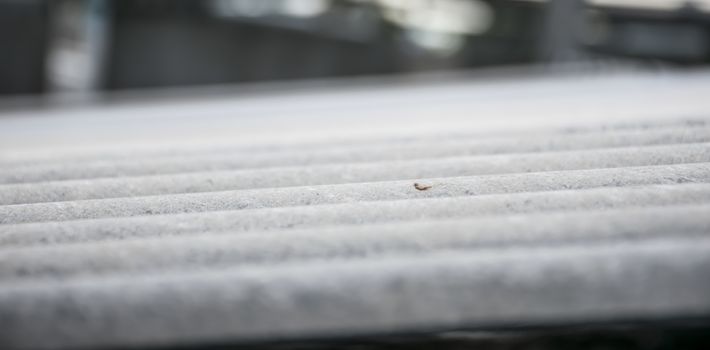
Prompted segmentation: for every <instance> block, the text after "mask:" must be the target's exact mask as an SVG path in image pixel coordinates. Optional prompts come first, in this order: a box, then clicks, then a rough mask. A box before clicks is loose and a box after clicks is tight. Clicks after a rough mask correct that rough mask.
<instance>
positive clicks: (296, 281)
mask: <svg viewBox="0 0 710 350" xmlns="http://www.w3.org/2000/svg"><path fill="white" fill-rule="evenodd" d="M679 256H682V258H681V259H679V258H678V257H679ZM681 287H682V288H681ZM709 295H710V240H707V239H697V238H694V239H682V238H675V239H666V240H653V239H649V240H643V241H629V242H626V243H616V244H601V245H590V244H588V243H583V244H581V245H572V246H569V245H568V246H562V247H540V248H532V247H517V248H510V249H502V250H501V249H490V250H480V251H476V252H473V253H472V252H458V253H456V252H439V253H432V254H427V255H421V254H416V255H409V256H408V255H393V256H385V257H382V258H371V259H344V260H338V261H328V262H327V263H325V262H323V261H319V260H311V261H307V262H304V263H299V264H278V265H266V266H256V267H248V268H229V269H210V270H205V271H195V272H175V273H163V274H156V275H146V276H143V277H136V276H130V277H128V276H106V277H104V278H91V279H78V280H71V281H66V282H63V283H47V282H42V281H40V282H31V281H30V282H27V283H22V282H20V283H13V284H11V285H8V286H6V287H3V288H0V310H1V312H0V323H2V324H3V325H4V327H3V332H2V333H0V342H1V343H3V344H5V345H6V346H7V347H9V348H13V349H14V348H29V347H33V348H37V347H39V348H47V349H52V348H59V347H97V346H116V345H117V344H121V345H122V346H128V345H134V346H137V345H143V346H145V345H147V344H150V345H160V344H162V345H166V344H171V343H172V344H175V343H183V342H189V343H196V342H197V343H199V342H204V341H207V342H210V341H216V340H219V341H228V340H230V339H242V340H255V339H262V340H263V339H270V340H274V339H280V338H286V339H288V338H293V337H296V338H307V337H309V336H330V335H342V334H350V335H356V334H367V333H372V332H377V333H379V332H396V331H405V330H417V329H431V328H433V329H442V328H450V327H464V326H465V327H477V326H478V327H480V326H491V325H498V324H511V323H515V324H520V323H529V322H544V321H545V320H548V321H549V320H556V321H558V322H559V321H561V320H565V321H572V322H574V321H581V320H586V321H589V320H603V321H609V320H614V319H628V318H634V319H641V320H643V319H653V318H656V317H659V316H661V317H663V316H668V315H675V316H677V315H684V316H686V317H691V316H700V315H705V314H707V313H708V312H710V297H709Z"/></svg>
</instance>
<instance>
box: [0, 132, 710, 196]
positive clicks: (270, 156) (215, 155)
mask: <svg viewBox="0 0 710 350" xmlns="http://www.w3.org/2000/svg"><path fill="white" fill-rule="evenodd" d="M708 141H710V129H709V128H708V127H707V126H706V125H705V124H704V123H697V124H695V125H688V126H682V127H679V126H675V125H672V126H669V127H659V128H658V129H651V130H634V129H632V130H625V129H621V130H611V131H606V130H605V131H598V130H592V131H588V132H577V133H570V134H565V133H563V132H560V134H559V135H554V136H553V135H544V136H539V135H532V136H530V135H523V136H522V137H521V136H516V137H510V136H508V137H488V138H485V137H483V138H481V137H480V136H477V135H470V136H468V137H465V138H464V137H462V136H455V135H454V136H452V137H449V138H444V137H441V138H437V139H435V140H419V139H416V140H412V141H410V142H406V141H400V142H397V143H384V144H383V143H381V142H380V143H374V144H373V143H367V144H355V145H337V144H336V145H334V146H327V145H325V146H324V147H322V148H318V149H314V150H309V151H308V152H304V151H303V150H302V149H292V148H289V149H277V150H271V151H268V150H262V151H256V152H249V151H245V150H244V149H240V148H236V149H230V148H227V149H224V148H220V147H214V148H207V149H204V150H202V151H201V152H199V153H194V152H192V153H191V152H182V153H181V154H174V155H162V156H153V157H145V155H143V157H141V156H140V155H137V156H134V157H125V158H126V159H123V158H121V159H115V160H111V159H108V160H107V159H105V158H100V159H87V160H83V161H64V162H56V161H55V162H53V161H51V160H48V161H45V162H40V163H37V164H31V165H23V166H14V167H13V166H10V165H7V166H5V167H4V168H5V171H0V184H2V183H27V182H41V181H56V180H70V179H91V178H100V177H122V176H139V175H158V174H176V173H185V172H205V171H219V170H232V169H248V168H264V167H274V166H297V165H316V164H324V163H347V162H373V161H378V160H379V161H383V160H410V159H422V158H438V157H455V156H467V155H484V154H501V153H516V152H517V153H524V152H546V151H568V150H584V149H592V148H602V147H627V146H649V145H662V144H681V143H693V142H708ZM185 153H188V154H185ZM2 197H3V196H0V198H2Z"/></svg>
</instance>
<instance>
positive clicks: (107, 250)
mask: <svg viewBox="0 0 710 350" xmlns="http://www.w3.org/2000/svg"><path fill="white" fill-rule="evenodd" d="M701 232H703V233H704V234H703V236H707V237H708V238H710V204H706V205H684V206H676V207H662V208H643V209H617V210H611V211H610V210H603V211H581V212H572V213H569V212H568V213H543V214H532V215H520V216H514V215H511V216H507V217H494V218H479V219H455V220H451V219H449V220H435V221H431V220H426V221H419V222H395V223H388V224H369V225H362V226H356V227H352V226H350V227H348V226H345V227H332V228H314V229H308V230H290V231H285V232H275V233H273V234H268V235H264V234H244V235H229V234H204V235H197V236H187V237H161V238H153V239H138V240H125V241H114V242H99V243H85V244H73V245H63V246H49V247H32V248H16V249H5V250H0V281H4V282H6V283H7V282H13V281H14V280H17V279H34V278H52V279H66V278H76V277H82V276H96V275H107V274H114V273H119V274H122V273H129V274H143V273H148V274H151V273H160V272H163V271H166V270H168V271H170V270H172V271H186V270H188V269H195V268H213V267H219V266H235V267H240V266H246V265H249V264H265V263H267V264H288V263H291V262H293V261H299V260H308V259H333V258H337V259H347V258H357V259H368V258H371V257H375V256H380V255H390V254H428V253H431V252H435V251H438V250H442V249H451V250H470V249H479V248H481V247H487V246H499V247H508V246H516V245H520V244H531V245H554V244H562V243H565V242H566V243H570V242H573V243H578V242H580V241H585V242H587V241H595V240H600V239H601V240H609V239H626V240H633V239H637V240H643V239H648V238H652V237H658V236H666V237H672V238H679V237H682V236H687V235H688V234H692V236H693V237H697V234H698V233H701Z"/></svg>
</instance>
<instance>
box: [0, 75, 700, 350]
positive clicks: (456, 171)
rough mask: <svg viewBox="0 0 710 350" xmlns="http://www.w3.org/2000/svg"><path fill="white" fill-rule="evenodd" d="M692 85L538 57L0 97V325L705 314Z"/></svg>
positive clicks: (155, 327)
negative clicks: (83, 102) (527, 61)
mask: <svg viewBox="0 0 710 350" xmlns="http://www.w3.org/2000/svg"><path fill="white" fill-rule="evenodd" d="M707 96H710V72H706V71H696V72H692V74H690V73H688V72H677V73H668V74H665V75H653V74H643V73H614V74H611V73H605V74H600V75H596V76H591V75H572V76H566V75H555V74H552V75H549V76H538V77H536V78H526V79H521V80H514V81H488V82H485V81H484V82H476V81H469V80H466V79H453V80H450V81H443V82H442V81H439V82H437V83H432V84H428V85H427V84H424V85H421V84H414V83H410V84H396V83H385V84H381V83H380V84H379V85H378V84H377V83H373V84H372V85H371V86H370V87H356V86H354V87H353V86H351V87H348V86H344V87H340V88H327V89H313V90H301V91H295V92H291V93H273V94H268V93H266V94H263V95H256V96H249V97H239V96H237V97H224V96H223V97H214V98H202V99H200V98H192V99H181V100H177V99H176V100H167V101H166V100H162V101H158V102H145V101H144V102H124V103H118V104H115V105H111V106H93V107H92V106H88V107H65V108H58V109H47V110H41V109H39V110H31V111H7V112H6V113H5V115H3V116H2V117H0V348H2V349H25V348H27V349H69V348H71V349H75V348H117V347H118V348H120V347H141V348H142V347H146V346H177V345H185V344H190V345H200V344H215V343H224V344H229V343H244V342H250V341H273V340H280V339H296V340H299V339H300V340H302V339H318V338H326V337H349V336H359V335H376V334H398V333H402V332H410V331H427V330H435V331H438V330H459V329H466V330H476V329H489V328H490V327H505V326H509V325H520V324H525V325H530V326H533V325H550V324H557V325H559V324H571V323H584V322H607V321H614V320H629V319H633V320H650V321H653V320H670V319H678V318H708V317H710V114H708V112H710V99H708V98H707ZM415 184H417V185H416V186H415Z"/></svg>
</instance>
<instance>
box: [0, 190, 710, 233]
mask: <svg viewBox="0 0 710 350" xmlns="http://www.w3.org/2000/svg"><path fill="white" fill-rule="evenodd" d="M708 202H710V184H708V183H686V184H674V185H651V186H636V187H602V188H591V189H582V190H562V191H546V192H522V193H508V194H493V195H478V196H461V197H443V198H441V197H440V198H418V199H406V200H395V201H391V200H390V201H388V200H384V201H370V202H355V203H343V204H322V205H316V206H296V207H279V208H263V209H245V210H232V211H216V212H200V213H192V214H165V215H150V216H137V217H122V218H103V219H85V220H73V221H58V222H43V223H28V224H15V225H0V247H20V246H38V245H51V244H61V243H72V242H91V241H103V240H122V239H130V238H141V237H161V236H178V235H200V234H203V233H209V232H219V231H229V232H230V233H232V234H235V233H240V232H241V233H250V232H254V231H257V232H260V231H265V230H276V229H288V228H308V227H316V226H323V225H358V224H363V223H377V222H388V221H396V220H400V221H405V220H421V219H433V218H456V217H469V216H479V215H505V214H515V213H527V212H536V211H554V210H590V209H616V208H626V207H639V206H654V205H655V206H660V205H679V204H701V203H708Z"/></svg>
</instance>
